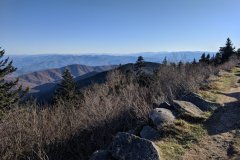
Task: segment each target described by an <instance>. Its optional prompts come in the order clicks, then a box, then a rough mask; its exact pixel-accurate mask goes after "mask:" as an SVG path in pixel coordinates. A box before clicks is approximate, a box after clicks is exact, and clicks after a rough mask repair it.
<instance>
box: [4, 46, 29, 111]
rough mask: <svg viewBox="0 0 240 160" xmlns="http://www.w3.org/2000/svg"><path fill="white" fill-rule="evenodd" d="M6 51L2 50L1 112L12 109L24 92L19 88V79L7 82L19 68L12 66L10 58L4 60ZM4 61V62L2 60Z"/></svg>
mask: <svg viewBox="0 0 240 160" xmlns="http://www.w3.org/2000/svg"><path fill="white" fill-rule="evenodd" d="M4 54H5V51H4V50H1V48H0V112H4V111H5V110H7V109H10V107H11V105H12V104H14V103H16V102H18V101H19V99H20V98H21V95H23V93H24V92H27V91H23V90H22V88H21V87H19V88H17V86H16V85H17V83H18V79H16V80H14V81H6V80H5V79H6V76H8V75H9V74H11V73H13V72H15V71H16V70H17V68H15V67H14V66H13V65H12V63H13V62H12V61H9V58H5V59H4V58H3V56H4ZM1 59H2V60H1Z"/></svg>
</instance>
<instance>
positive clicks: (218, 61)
mask: <svg viewBox="0 0 240 160" xmlns="http://www.w3.org/2000/svg"><path fill="white" fill-rule="evenodd" d="M221 63H222V55H221V54H220V53H219V52H218V53H217V54H216V56H215V58H214V64H215V65H219V64H221Z"/></svg>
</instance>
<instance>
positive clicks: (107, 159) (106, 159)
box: [90, 150, 113, 160]
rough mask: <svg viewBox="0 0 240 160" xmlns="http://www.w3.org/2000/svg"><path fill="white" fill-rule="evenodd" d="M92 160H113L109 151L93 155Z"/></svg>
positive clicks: (99, 151) (100, 151) (101, 151)
mask: <svg viewBox="0 0 240 160" xmlns="http://www.w3.org/2000/svg"><path fill="white" fill-rule="evenodd" d="M90 160H113V158H112V156H111V153H110V152H109V151H108V150H98V151H96V152H94V153H93V155H92V156H91V158H90Z"/></svg>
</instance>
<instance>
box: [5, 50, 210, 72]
mask: <svg viewBox="0 0 240 160" xmlns="http://www.w3.org/2000/svg"><path fill="white" fill-rule="evenodd" d="M202 53H203V52H200V51H197V52H143V53H136V54H128V55H115V56H114V55H67V54H65V55H56V54H55V55H54V54H49V55H18V56H14V55H11V56H10V58H11V59H13V63H14V66H16V67H17V68H18V70H17V72H16V73H15V75H14V76H19V75H22V74H26V73H29V72H34V71H39V70H44V69H49V68H60V67H64V66H67V65H71V64H82V65H88V66H104V65H119V64H127V63H134V62H135V61H136V59H137V57H138V56H140V55H141V56H143V57H144V59H145V60H146V61H149V62H158V63H159V62H162V60H163V59H164V57H167V59H168V60H169V61H174V62H176V61H180V60H181V61H192V60H193V59H194V58H195V59H196V60H198V59H199V58H200V56H201V54H202ZM211 54H213V53H211Z"/></svg>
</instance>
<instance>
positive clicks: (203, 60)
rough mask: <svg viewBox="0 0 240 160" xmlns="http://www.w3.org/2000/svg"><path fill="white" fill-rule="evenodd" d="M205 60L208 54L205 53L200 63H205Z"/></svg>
mask: <svg viewBox="0 0 240 160" xmlns="http://www.w3.org/2000/svg"><path fill="white" fill-rule="evenodd" d="M205 61H206V54H205V53H203V54H202V56H201V58H200V60H199V62H200V63H205Z"/></svg>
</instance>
